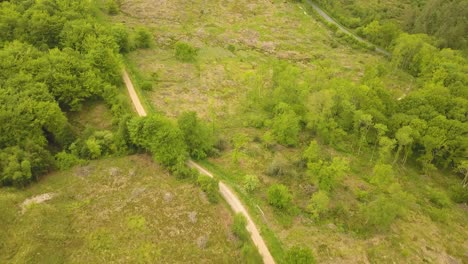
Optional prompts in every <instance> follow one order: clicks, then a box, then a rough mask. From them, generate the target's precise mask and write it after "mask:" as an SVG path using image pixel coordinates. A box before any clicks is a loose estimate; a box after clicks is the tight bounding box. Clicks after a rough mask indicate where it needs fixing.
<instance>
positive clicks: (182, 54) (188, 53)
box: [175, 42, 198, 62]
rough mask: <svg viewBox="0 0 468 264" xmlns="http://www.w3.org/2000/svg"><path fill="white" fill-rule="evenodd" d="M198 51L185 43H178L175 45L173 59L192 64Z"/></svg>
mask: <svg viewBox="0 0 468 264" xmlns="http://www.w3.org/2000/svg"><path fill="white" fill-rule="evenodd" d="M197 53H198V50H197V49H196V48H194V47H192V46H190V45H189V44H187V43H184V42H178V43H176V45H175V57H176V59H178V60H180V61H183V62H193V61H195V59H196V56H197Z"/></svg>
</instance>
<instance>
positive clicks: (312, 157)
mask: <svg viewBox="0 0 468 264" xmlns="http://www.w3.org/2000/svg"><path fill="white" fill-rule="evenodd" d="M302 156H303V157H304V159H305V160H306V161H307V162H317V161H319V160H320V157H321V153H320V146H319V145H318V144H317V141H316V140H312V141H310V144H309V146H308V147H307V149H306V150H305V151H304V154H303V155H302Z"/></svg>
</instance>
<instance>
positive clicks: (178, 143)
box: [127, 114, 187, 168]
mask: <svg viewBox="0 0 468 264" xmlns="http://www.w3.org/2000/svg"><path fill="white" fill-rule="evenodd" d="M127 127H128V132H129V135H130V139H131V141H132V143H133V144H135V145H136V146H139V147H142V148H144V149H146V150H149V151H151V153H152V154H153V157H154V159H155V160H156V161H158V162H160V163H161V164H162V165H164V166H166V167H169V168H171V167H174V166H179V165H180V164H183V163H184V162H185V160H186V157H187V151H186V150H187V146H186V144H185V142H184V137H183V134H182V132H181V131H180V129H179V128H178V127H177V126H176V125H175V124H173V123H172V122H171V121H170V120H169V119H167V118H166V117H164V116H161V115H157V114H155V115H149V116H147V117H134V118H132V119H131V120H130V121H129V122H128V125H127Z"/></svg>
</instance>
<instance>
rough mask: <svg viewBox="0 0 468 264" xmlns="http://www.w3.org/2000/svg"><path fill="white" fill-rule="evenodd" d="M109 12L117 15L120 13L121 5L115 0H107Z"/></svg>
mask: <svg viewBox="0 0 468 264" xmlns="http://www.w3.org/2000/svg"><path fill="white" fill-rule="evenodd" d="M107 13H108V14H109V15H117V14H118V13H119V6H118V5H117V3H116V2H115V0H108V1H107Z"/></svg>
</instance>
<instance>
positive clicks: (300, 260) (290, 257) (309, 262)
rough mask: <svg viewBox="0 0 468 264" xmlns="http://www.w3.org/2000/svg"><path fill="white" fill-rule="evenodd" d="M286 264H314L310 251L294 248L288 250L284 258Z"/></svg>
mask: <svg viewBox="0 0 468 264" xmlns="http://www.w3.org/2000/svg"><path fill="white" fill-rule="evenodd" d="M285 263H287V264H313V263H316V261H315V258H314V255H313V254H312V251H311V250H310V249H308V248H303V247H298V246H294V247H292V248H290V249H289V250H288V252H287V253H286V257H285Z"/></svg>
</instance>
